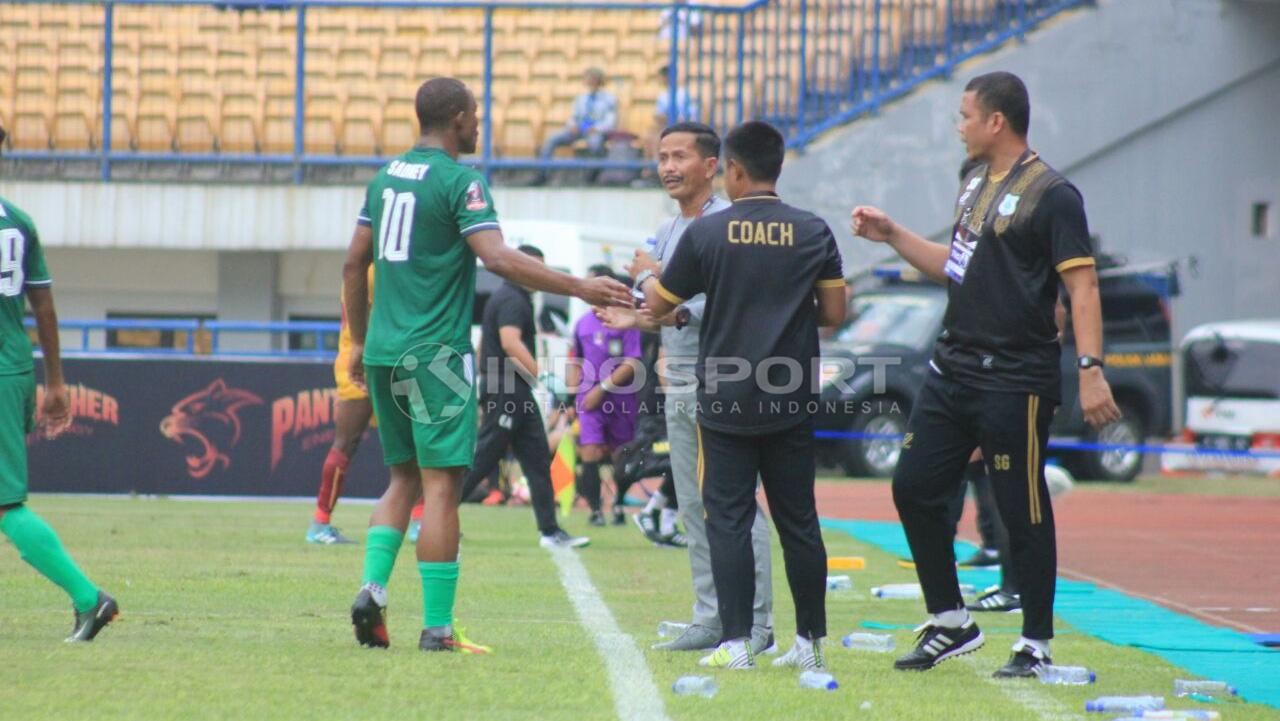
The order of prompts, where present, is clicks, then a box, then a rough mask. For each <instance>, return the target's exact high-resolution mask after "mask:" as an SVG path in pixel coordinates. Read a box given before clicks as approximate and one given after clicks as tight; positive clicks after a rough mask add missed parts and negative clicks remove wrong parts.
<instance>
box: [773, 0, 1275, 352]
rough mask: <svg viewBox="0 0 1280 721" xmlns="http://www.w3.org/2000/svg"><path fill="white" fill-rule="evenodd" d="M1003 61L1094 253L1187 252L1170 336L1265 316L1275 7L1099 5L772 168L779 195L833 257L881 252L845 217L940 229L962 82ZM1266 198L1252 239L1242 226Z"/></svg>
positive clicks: (871, 256) (1147, 2)
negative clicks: (1263, 221)
mask: <svg viewBox="0 0 1280 721" xmlns="http://www.w3.org/2000/svg"><path fill="white" fill-rule="evenodd" d="M997 69H999V70H1010V71H1013V72H1016V73H1018V74H1019V75H1020V76H1022V77H1023V79H1024V80H1025V81H1026V82H1027V85H1028V87H1029V89H1030V92H1031V107H1032V111H1031V116H1032V117H1031V144H1032V146H1033V147H1034V148H1035V149H1036V150H1038V151H1039V152H1040V153H1041V155H1042V156H1044V157H1045V158H1046V159H1047V160H1048V161H1049V162H1050V163H1052V164H1053V165H1054V166H1056V167H1057V168H1058V169H1060V170H1062V171H1063V172H1065V173H1066V174H1067V175H1068V177H1070V178H1071V179H1072V180H1073V181H1074V182H1075V183H1076V184H1077V185H1078V186H1079V187H1080V189H1081V191H1082V192H1083V193H1084V197H1085V202H1086V206H1087V208H1088V212H1089V220H1090V225H1091V226H1092V229H1093V230H1094V231H1095V232H1097V233H1099V234H1100V235H1101V236H1102V245H1103V248H1104V249H1105V250H1107V251H1110V252H1119V253H1123V254H1127V255H1129V256H1130V257H1131V258H1134V259H1155V258H1172V257H1179V256H1186V255H1195V256H1196V257H1197V258H1198V259H1199V268H1200V277H1199V279H1190V278H1188V279H1187V281H1188V282H1186V283H1185V284H1184V290H1185V293H1184V295H1183V297H1182V298H1181V300H1179V301H1178V302H1177V303H1176V304H1175V325H1176V328H1175V332H1176V333H1178V334H1179V335H1180V334H1181V333H1182V332H1185V331H1186V330H1187V329H1189V328H1190V327H1191V326H1192V325H1195V324H1198V323H1202V322H1206V321H1211V320H1223V319H1229V318H1243V317H1260V316H1271V317H1276V316H1278V315H1280V280H1277V275H1278V274H1280V232H1278V231H1280V229H1278V228H1277V225H1280V220H1277V208H1280V131H1278V130H1277V128H1278V127H1280V125H1278V124H1277V123H1278V122H1280V121H1278V120H1277V118H1280V5H1277V4H1276V3H1250V2H1237V1H1236V0H1101V2H1100V3H1099V5H1098V6H1097V7H1096V8H1092V9H1083V10H1078V11H1075V12H1072V13H1068V14H1066V15H1064V16H1062V17H1060V18H1058V19H1057V20H1055V21H1054V22H1052V23H1050V24H1049V25H1048V26H1047V27H1046V28H1044V29H1042V30H1040V31H1038V32H1036V33H1034V34H1032V35H1030V36H1029V37H1028V39H1027V42H1026V44H1022V45H1020V44H1016V43H1011V44H1010V45H1008V46H1006V47H1005V48H1003V49H1001V50H999V51H997V52H996V53H993V54H991V55H988V56H984V57H981V58H977V59H975V60H973V61H971V62H969V63H967V64H966V65H965V66H964V67H962V68H961V69H960V70H959V71H958V72H957V73H956V75H955V77H954V78H953V79H952V80H951V81H947V82H939V83H933V84H930V85H928V86H926V87H924V88H922V89H921V90H919V91H917V92H916V93H915V94H913V95H911V96H909V97H907V98H905V99H904V100H902V101H901V102H898V103H895V104H893V105H891V106H889V107H888V108H886V109H885V110H884V111H883V113H882V114H881V115H880V116H879V117H877V118H873V119H869V120H863V121H860V122H857V123H854V124H853V125H851V126H848V127H846V128H844V129H842V130H839V131H836V132H834V133H832V134H831V135H830V136H828V137H826V138H824V139H823V140H822V141H821V142H820V143H818V144H817V145H815V146H813V147H812V148H811V149H810V150H809V151H808V152H807V153H806V154H805V155H804V156H803V157H799V158H795V159H793V160H792V161H790V162H789V164H788V168H787V170H786V171H784V174H783V190H784V193H785V194H786V195H789V196H790V197H792V198H793V199H801V200H800V201H799V202H801V203H805V202H807V203H808V204H809V205H810V206H811V207H813V208H815V209H816V210H818V211H819V212H821V213H822V214H823V215H824V217H826V218H827V219H828V222H830V223H831V224H832V226H833V228H835V229H836V231H837V234H838V235H839V236H840V238H841V243H842V248H843V249H844V250H845V261H846V265H847V266H857V265H860V264H865V263H869V262H873V261H875V260H879V259H881V258H883V257H885V255H886V254H885V251H886V249H885V248H882V247H880V246H874V245H872V244H870V243H867V242H865V241H861V240H859V241H856V242H855V241H852V240H851V239H850V236H849V231H848V215H849V210H850V208H851V207H852V206H854V205H855V204H859V203H869V204H875V205H879V206H881V207H883V208H884V209H885V210H887V211H888V212H889V213H890V214H891V215H893V216H894V217H895V218H897V219H898V220H899V221H900V222H902V223H903V224H905V225H907V226H909V227H911V228H913V229H915V230H917V231H919V232H922V233H924V234H926V235H931V236H935V237H937V236H941V235H943V234H945V232H946V230H947V228H946V224H947V223H948V222H949V220H950V208H951V207H952V203H953V202H954V197H955V193H956V187H957V181H956V172H957V170H958V167H959V165H960V163H961V161H962V160H963V149H962V146H961V145H960V143H959V140H958V139H957V136H956V133H955V130H954V123H955V118H956V110H957V107H958V105H959V99H960V95H961V94H962V92H963V87H964V83H965V82H966V81H967V80H968V79H969V78H971V77H973V76H974V75H978V74H980V73H983V72H987V71H991V70H997ZM1258 202H1269V203H1270V207H1271V216H1272V217H1271V232H1270V237H1268V238H1254V237H1251V236H1250V234H1249V230H1250V227H1249V226H1250V214H1251V211H1252V206H1253V204H1254V203H1258Z"/></svg>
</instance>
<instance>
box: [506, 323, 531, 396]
mask: <svg viewBox="0 0 1280 721" xmlns="http://www.w3.org/2000/svg"><path fill="white" fill-rule="evenodd" d="M498 342H499V344H501V345H502V352H503V353H506V354H507V357H508V358H510V359H511V360H513V361H515V362H516V365H517V366H518V367H519V368H520V370H522V371H524V372H525V373H527V374H528V379H529V380H530V381H531V382H536V381H537V378H538V361H537V360H536V359H535V358H534V357H533V351H531V350H529V346H527V345H525V344H524V339H523V338H521V337H520V326H518V325H504V326H502V327H500V328H498Z"/></svg>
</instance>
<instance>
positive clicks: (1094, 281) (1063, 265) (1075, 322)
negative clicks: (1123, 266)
mask: <svg viewBox="0 0 1280 721" xmlns="http://www.w3.org/2000/svg"><path fill="white" fill-rule="evenodd" d="M1031 223H1032V227H1033V228H1034V230H1035V231H1036V233H1035V234H1036V235H1037V236H1039V237H1042V238H1047V239H1048V249H1047V250H1048V252H1049V255H1050V258H1051V260H1052V262H1053V267H1054V270H1056V271H1057V272H1058V277H1059V278H1061V279H1062V285H1063V286H1064V287H1066V289H1067V296H1068V297H1069V298H1070V299H1071V328H1072V330H1073V331H1074V332H1075V340H1076V353H1077V355H1080V356H1086V355H1087V356H1093V357H1094V358H1101V357H1102V299H1101V297H1100V295H1099V293H1098V272H1097V265H1096V262H1095V261H1094V258H1093V243H1092V241H1091V240H1090V239H1089V222H1088V220H1087V219H1086V218H1085V213H1084V199H1083V198H1081V197H1080V193H1079V191H1077V190H1076V189H1075V188H1074V187H1072V186H1070V185H1067V184H1062V185H1058V186H1055V187H1053V188H1050V189H1049V190H1048V191H1046V192H1045V194H1044V196H1043V197H1042V198H1041V199H1040V202H1039V203H1038V204H1037V205H1036V209H1035V212H1034V213H1033V215H1032V217H1031ZM1079 373H1080V408H1081V410H1083V411H1084V419H1085V421H1086V422H1088V423H1089V425H1091V426H1093V427H1094V428H1101V427H1102V426H1105V425H1106V424H1108V423H1111V422H1112V421H1115V420H1118V419H1119V418H1120V409H1119V408H1118V407H1116V402H1115V399H1114V398H1113V397H1112V395H1111V386H1110V385H1108V384H1107V379H1106V377H1105V376H1104V375H1103V373H1102V369H1101V368H1097V367H1094V368H1081V369H1079Z"/></svg>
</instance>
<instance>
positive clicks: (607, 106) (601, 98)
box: [534, 68, 618, 185]
mask: <svg viewBox="0 0 1280 721" xmlns="http://www.w3.org/2000/svg"><path fill="white" fill-rule="evenodd" d="M604 81H605V77H604V71H603V70H601V69H599V68H589V69H588V70H587V72H586V73H584V74H583V82H585V83H586V85H587V92H585V93H583V94H582V95H579V96H578V97H577V99H575V100H574V101H573V117H571V118H569V121H568V122H567V123H565V126H564V128H562V129H561V130H560V132H558V133H556V134H555V135H552V136H551V137H550V138H547V142H546V144H545V145H543V146H542V154H541V155H540V156H539V158H541V159H542V160H550V159H551V157H552V156H553V155H555V152H556V148H559V147H561V146H565V145H572V144H574V143H576V142H578V141H579V140H586V141H587V147H588V148H589V149H590V150H591V153H592V154H593V155H603V154H604V150H605V148H604V141H605V140H606V139H607V137H608V135H609V133H611V132H613V130H614V129H615V128H616V127H617V126H618V99H617V98H616V97H614V95H613V93H610V92H609V91H607V90H605V89H604ZM546 181H547V172H546V170H541V171H539V173H538V176H537V178H536V179H535V180H534V183H535V184H536V185H541V184H543V183H545V182H546Z"/></svg>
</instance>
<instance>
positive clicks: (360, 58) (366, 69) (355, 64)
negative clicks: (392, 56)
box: [334, 39, 377, 85]
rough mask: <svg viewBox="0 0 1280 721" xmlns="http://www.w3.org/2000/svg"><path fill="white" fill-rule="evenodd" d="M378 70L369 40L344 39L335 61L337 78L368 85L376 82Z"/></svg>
mask: <svg viewBox="0 0 1280 721" xmlns="http://www.w3.org/2000/svg"><path fill="white" fill-rule="evenodd" d="M376 70H377V66H376V65H375V64H374V61H373V53H372V52H370V50H369V43H368V42H365V41H364V40H363V39H360V40H357V39H351V40H345V41H343V43H342V44H341V46H340V49H339V50H338V53H337V57H336V60H335V61H334V77H335V78H337V79H338V80H339V81H343V82H348V83H352V82H354V83H359V84H362V85H368V84H372V83H374V82H376V81H375V80H374V74H375V72H376Z"/></svg>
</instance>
